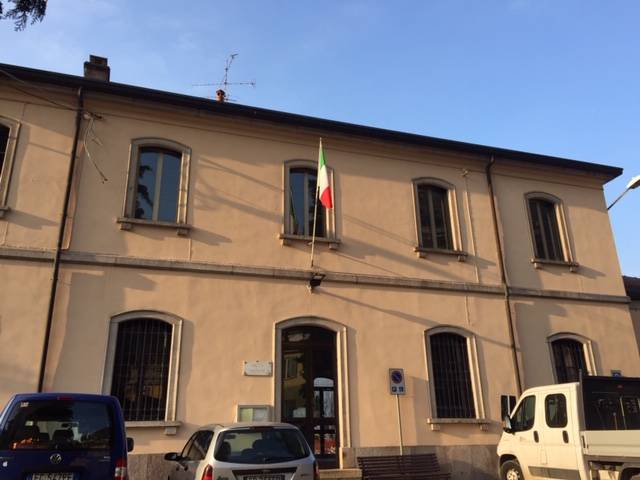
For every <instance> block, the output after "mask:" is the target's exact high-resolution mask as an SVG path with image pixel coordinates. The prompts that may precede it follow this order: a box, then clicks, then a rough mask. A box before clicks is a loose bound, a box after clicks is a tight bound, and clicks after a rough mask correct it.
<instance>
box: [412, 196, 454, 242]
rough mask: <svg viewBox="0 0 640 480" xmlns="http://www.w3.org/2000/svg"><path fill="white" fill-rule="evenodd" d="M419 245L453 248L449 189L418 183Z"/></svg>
mask: <svg viewBox="0 0 640 480" xmlns="http://www.w3.org/2000/svg"><path fill="white" fill-rule="evenodd" d="M417 189H418V218H419V222H420V246H421V247H423V248H438V249H442V250H453V237H452V235H451V215H450V212H449V191H448V190H447V189H446V188H441V187H437V186H435V185H428V184H421V185H418V187H417Z"/></svg>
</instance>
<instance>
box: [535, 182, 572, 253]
mask: <svg viewBox="0 0 640 480" xmlns="http://www.w3.org/2000/svg"><path fill="white" fill-rule="evenodd" d="M527 204H528V208H529V220H530V224H531V235H532V237H533V247H534V253H535V258H536V259H541V260H552V261H559V262H562V261H568V258H567V255H566V254H565V249H564V247H563V243H564V242H563V233H564V225H563V223H562V212H561V209H560V202H559V201H558V200H555V199H553V198H552V197H550V196H549V195H539V194H532V195H529V196H528V198H527Z"/></svg>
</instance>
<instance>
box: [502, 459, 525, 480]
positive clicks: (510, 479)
mask: <svg viewBox="0 0 640 480" xmlns="http://www.w3.org/2000/svg"><path fill="white" fill-rule="evenodd" d="M500 480H524V475H522V469H521V468H520V464H519V463H518V461H517V460H507V461H506V462H504V463H503V464H502V465H501V466H500Z"/></svg>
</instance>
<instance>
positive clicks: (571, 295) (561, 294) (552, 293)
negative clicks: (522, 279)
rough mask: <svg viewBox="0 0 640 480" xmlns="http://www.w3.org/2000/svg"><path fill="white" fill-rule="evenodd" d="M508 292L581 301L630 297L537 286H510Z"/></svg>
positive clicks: (621, 299)
mask: <svg viewBox="0 0 640 480" xmlns="http://www.w3.org/2000/svg"><path fill="white" fill-rule="evenodd" d="M509 292H510V293H511V295H513V296H514V297H537V298H541V297H542V298H555V299H559V300H578V301H581V302H600V303H624V304H628V303H630V302H631V299H630V298H629V297H627V296H625V295H606V294H602V293H581V292H567V291H564V290H541V289H539V288H520V287H510V288H509Z"/></svg>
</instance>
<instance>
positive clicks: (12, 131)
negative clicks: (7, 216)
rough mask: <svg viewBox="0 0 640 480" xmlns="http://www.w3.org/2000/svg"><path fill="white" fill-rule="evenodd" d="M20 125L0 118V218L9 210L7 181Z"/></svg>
mask: <svg viewBox="0 0 640 480" xmlns="http://www.w3.org/2000/svg"><path fill="white" fill-rule="evenodd" d="M19 130H20V124H19V123H18V122H16V121H15V120H11V119H8V118H5V117H0V218H2V217H3V216H4V213H5V212H6V211H7V210H9V207H8V205H7V199H8V196H9V179H10V177H11V170H12V168H13V158H14V155H15V150H16V144H17V141H18V131H19Z"/></svg>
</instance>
